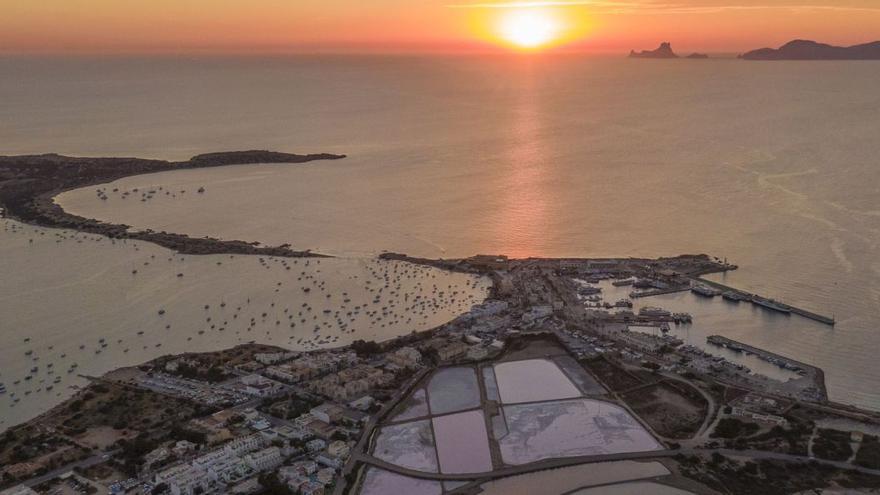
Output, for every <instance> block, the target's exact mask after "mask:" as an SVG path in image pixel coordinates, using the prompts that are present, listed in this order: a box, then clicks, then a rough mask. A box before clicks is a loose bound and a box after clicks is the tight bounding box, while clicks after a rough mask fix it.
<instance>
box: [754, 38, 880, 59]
mask: <svg viewBox="0 0 880 495" xmlns="http://www.w3.org/2000/svg"><path fill="white" fill-rule="evenodd" d="M740 58H742V59H744V60H880V41H874V42H872V43H865V44H861V45H854V46H847V47H844V46H833V45H828V44H825V43H817V42H815V41H809V40H794V41H790V42H788V43H786V44H784V45H782V46H781V47H780V48H778V49H773V48H761V49H758V50H752V51H750V52H747V53H744V54H742V55H740Z"/></svg>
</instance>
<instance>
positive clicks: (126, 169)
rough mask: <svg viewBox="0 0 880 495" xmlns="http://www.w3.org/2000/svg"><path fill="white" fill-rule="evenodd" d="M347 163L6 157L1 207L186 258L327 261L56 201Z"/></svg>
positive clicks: (245, 155) (242, 155) (238, 157)
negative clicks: (148, 177) (144, 183)
mask: <svg viewBox="0 0 880 495" xmlns="http://www.w3.org/2000/svg"><path fill="white" fill-rule="evenodd" d="M341 158H345V155H332V154H327V153H322V154H310V155H296V154H291V153H278V152H273V151H263V150H251V151H231V152H221V153H207V154H203V155H197V156H194V157H192V158H190V159H189V160H186V161H181V162H170V161H165V160H150V159H142V158H82V157H69V156H62V155H56V154H46V155H22V156H0V207H2V208H3V210H4V214H5V215H6V216H10V217H12V218H16V219H18V220H21V221H23V222H27V223H31V224H34V225H40V226H44V227H55V228H66V229H73V230H78V231H82V232H89V233H94V234H101V235H105V236H107V237H111V238H116V239H137V240H143V241H148V242H153V243H155V244H158V245H160V246H163V247H165V248H168V249H171V250H174V251H177V252H179V253H181V254H258V255H266V256H284V257H305V256H322V255H320V254H316V253H312V252H310V251H308V250H306V251H297V250H294V249H292V248H291V247H290V246H289V245H281V246H274V247H272V246H262V245H260V243H259V242H245V241H237V240H221V239H214V238H209V237H202V238H194V237H189V236H187V235H185V234H177V233H169V232H154V231H152V230H145V231H131V230H129V226H128V225H122V224H113V223H106V222H102V221H100V220H96V219H91V218H84V217H80V216H77V215H72V214H70V213H68V212H66V211H64V209H63V208H61V207H60V206H58V205H57V204H56V203H55V202H54V201H53V198H54V197H55V196H56V195H58V194H59V193H61V192H63V191H66V190H70V189H76V188H80V187H85V186H91V185H96V184H104V183H107V182H112V181H114V180H117V179H121V178H123V177H128V176H132V175H140V174H147V173H154V172H164V171H168V170H180V169H188V168H205V167H219V166H224V165H248V164H257V163H291V164H295V163H305V162H310V161H314V160H337V159H341Z"/></svg>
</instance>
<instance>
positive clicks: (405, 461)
mask: <svg viewBox="0 0 880 495" xmlns="http://www.w3.org/2000/svg"><path fill="white" fill-rule="evenodd" d="M373 455H374V456H375V457H377V458H379V459H382V460H383V461H387V462H390V463H392V464H396V465H398V466H401V467H405V468H410V469H415V470H418V471H427V472H431V473H436V472H437V454H436V452H435V450H434V435H433V434H432V433H431V424H430V422H429V421H427V420H422V421H412V422H409V423H403V424H399V425H391V426H386V427H384V428H382V429H381V430H380V431H379V435H378V436H377V437H376V447H375V448H374V450H373Z"/></svg>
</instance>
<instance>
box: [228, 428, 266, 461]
mask: <svg viewBox="0 0 880 495" xmlns="http://www.w3.org/2000/svg"><path fill="white" fill-rule="evenodd" d="M265 446H266V439H265V438H263V436H262V435H259V434H257V433H253V434H251V435H245V436H243V437H238V438H236V439H235V440H233V441H231V442H229V443H227V444H226V445H224V446H223V448H224V450H226V451H227V452H229V453H230V454H233V455H236V456H242V455H244V454H247V453H248V452H253V451H255V450H258V449H261V448H263V447H265Z"/></svg>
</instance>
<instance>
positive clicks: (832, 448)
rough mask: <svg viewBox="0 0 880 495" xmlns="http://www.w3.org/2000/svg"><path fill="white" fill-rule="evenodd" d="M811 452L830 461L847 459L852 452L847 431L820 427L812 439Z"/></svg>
mask: <svg viewBox="0 0 880 495" xmlns="http://www.w3.org/2000/svg"><path fill="white" fill-rule="evenodd" d="M813 454H814V455H815V456H816V457H819V458H821V459H828V460H831V461H845V460H847V459H849V458H850V457H851V456H852V454H853V450H852V446H851V445H850V434H849V432H845V431H838V430H826V429H820V430H819V434H818V435H817V436H816V438H815V439H814V440H813Z"/></svg>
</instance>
